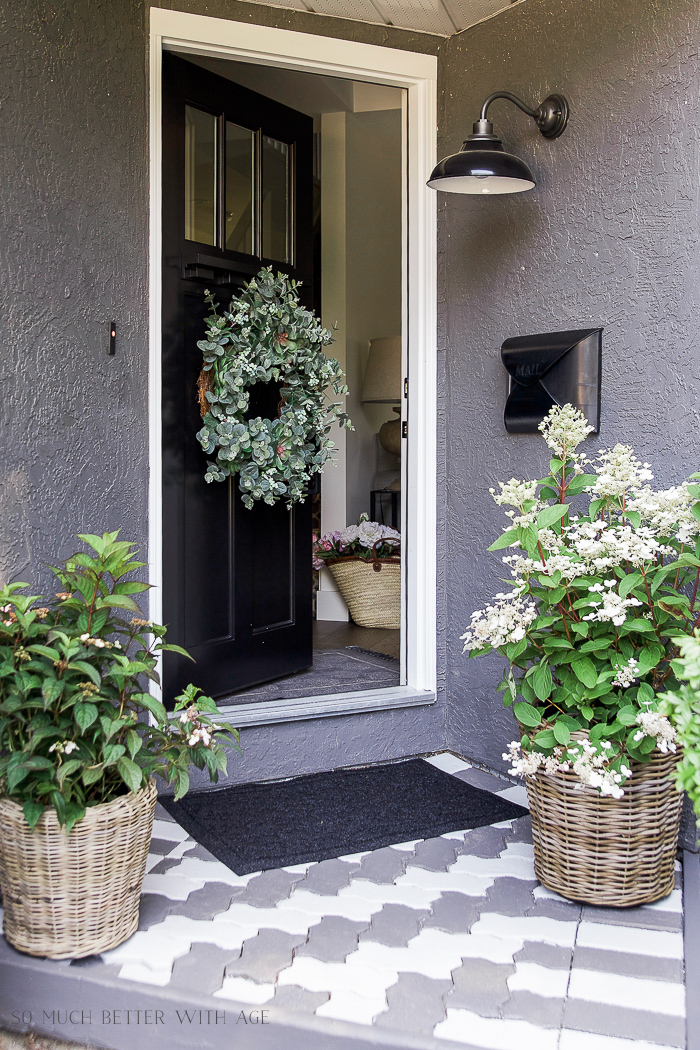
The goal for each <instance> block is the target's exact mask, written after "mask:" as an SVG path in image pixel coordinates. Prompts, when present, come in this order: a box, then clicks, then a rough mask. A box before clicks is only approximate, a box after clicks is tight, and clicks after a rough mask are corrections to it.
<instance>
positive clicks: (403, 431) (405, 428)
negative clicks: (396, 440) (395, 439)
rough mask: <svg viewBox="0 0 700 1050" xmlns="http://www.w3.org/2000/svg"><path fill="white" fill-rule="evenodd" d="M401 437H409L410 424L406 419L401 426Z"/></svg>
mask: <svg viewBox="0 0 700 1050" xmlns="http://www.w3.org/2000/svg"><path fill="white" fill-rule="evenodd" d="M401 437H402V438H407V437H408V422H407V421H406V420H405V419H404V421H403V423H402V424H401Z"/></svg>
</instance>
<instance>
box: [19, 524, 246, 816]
mask: <svg viewBox="0 0 700 1050" xmlns="http://www.w3.org/2000/svg"><path fill="white" fill-rule="evenodd" d="M79 538H80V539H81V540H83V541H84V543H85V544H86V545H87V547H88V551H84V550H81V551H78V552H77V553H76V554H74V555H73V556H72V557H70V558H68V560H67V561H66V563H65V564H64V565H63V566H61V567H60V568H53V572H54V574H55V575H56V576H57V578H58V580H59V581H60V584H61V589H60V591H58V592H57V593H56V598H55V600H53V601H50V602H49V603H48V605H41V606H38V607H37V604H36V603H37V601H40V600H41V595H25V594H23V593H22V592H23V591H24V590H25V589H26V588H27V584H26V583H10V584H8V585H7V586H6V587H3V588H2V589H0V613H1V614H2V616H1V617H0V796H3V795H6V796H9V797H10V798H12V799H14V800H15V801H16V802H17V803H19V804H20V805H21V806H22V808H23V812H24V816H25V818H26V820H27V822H28V823H29V825H30V827H32V828H33V827H34V825H35V824H36V822H37V820H38V819H39V817H40V816H41V814H42V813H43V812H44V810H45V809H46V808H47V807H50V808H53V809H54V810H55V812H56V816H57V818H58V821H59V823H60V824H63V825H65V827H66V830H67V831H68V832H70V830H71V828H72V827H73V825H74V824H76V823H77V822H78V821H79V820H81V819H82V817H83V816H84V815H85V811H86V809H88V808H89V807H91V806H97V805H100V804H101V803H104V802H111V801H112V800H113V799H115V798H119V797H120V796H121V795H125V794H126V793H127V792H129V791H131V792H133V793H134V794H135V793H137V792H138V791H140V790H141V789H142V788H144V787H145V786H146V784H147V783H148V781H149V779H150V778H151V777H152V776H160V777H162V778H163V779H164V780H165V781H166V782H167V783H168V784H172V785H173V786H174V789H175V797H176V798H180V797H181V796H182V795H184V794H185V792H186V791H187V789H188V787H189V769H190V766H192V765H194V766H195V767H196V768H197V769H200V770H207V772H208V773H209V777H210V779H211V780H212V781H214V782H215V781H216V780H217V779H218V776H219V773H222V772H223V773H225V772H226V751H225V750H224V749H225V748H229V747H232V746H235V747H237V746H238V732H237V731H236V730H235V729H232V728H231V727H229V726H222V725H219V724H217V723H216V722H215V721H213V720H212V718H211V716H212V715H216V714H217V706H216V704H215V702H214V700H212V699H211V697H208V696H201V695H200V690H199V689H197V688H196V686H194V685H188V686H187V687H186V688H185V689H184V690H183V692H182V693H181V695H180V696H178V697H177V699H176V701H175V705H174V713H168V712H167V711H166V709H165V707H164V706H163V704H162V703H161V702H160V701H159V700H158V699H156V697H155V696H152V695H151V693H150V692H147V691H145V686H147V683H148V682H149V680H150V681H151V682H155V683H158V673H157V671H156V665H157V661H158V658H159V654H161V653H163V652H168V651H174V652H178V653H180V654H181V655H183V656H187V655H188V654H187V653H186V652H185V650H184V649H181V648H180V647H179V646H177V645H172V644H170V643H166V642H165V640H164V639H165V627H163V626H161V625H160V624H157V623H153V622H152V621H151V620H146V619H144V618H143V616H141V615H140V610H139V607H138V605H137V604H136V602H135V601H134V598H133V595H137V594H140V593H142V592H143V591H146V590H148V584H147V583H143V582H142V581H141V580H138V579H133V578H132V577H133V573H134V571H135V570H138V569H142V568H144V562H140V561H136V555H135V553H134V551H133V549H132V548H133V544H132V543H128V542H126V541H124V540H119V539H118V538H117V533H116V532H105V533H104V534H103V535H102V536H93V535H90V534H87V533H86V534H84V535H81V536H80V537H79ZM134 613H137V614H139V615H134Z"/></svg>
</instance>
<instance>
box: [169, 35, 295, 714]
mask: <svg viewBox="0 0 700 1050" xmlns="http://www.w3.org/2000/svg"><path fill="white" fill-rule="evenodd" d="M312 153H313V122H312V120H311V118H310V117H307V116H305V115H304V114H301V113H297V112H296V111H295V110H292V109H289V108H288V107H286V106H282V105H280V104H279V103H277V102H273V101H272V100H270V99H268V98H265V97H264V96H263V95H259V94H256V93H255V92H252V91H248V90H247V89H245V88H242V87H240V86H238V85H237V84H234V83H232V82H231V81H229V80H227V79H225V78H223V77H219V76H216V75H215V74H213V73H210V72H207V71H205V70H203V69H201V68H199V67H198V66H196V65H193V64H192V63H191V62H187V61H185V60H184V59H181V58H178V57H176V56H174V55H172V54H168V53H166V54H164V55H163V351H162V354H163V356H162V368H163V387H162V414H163V619H164V622H165V623H166V624H167V625H168V641H171V642H175V643H176V644H178V645H181V646H184V647H185V648H186V649H187V650H188V651H189V652H190V653H191V655H192V656H193V657H194V659H195V660H196V666H195V665H193V664H192V663H191V662H190V661H188V660H186V659H185V658H184V657H181V656H178V655H176V654H172V653H168V654H166V656H165V661H164V668H163V687H164V697H165V700H166V703H168V704H169V705H172V702H173V699H174V697H175V696H176V695H177V694H178V692H180V690H181V689H182V687H183V686H184V685H186V684H187V683H188V682H190V681H192V682H195V683H196V684H197V685H199V686H200V687H201V688H202V689H203V690H204V692H205V693H208V694H209V695H211V696H215V697H221V698H224V697H226V696H228V695H230V694H231V693H233V692H235V691H236V690H239V689H244V688H246V687H248V686H250V685H254V684H257V683H259V682H264V681H268V680H270V679H273V678H278V677H281V676H282V675H287V674H291V673H292V672H294V671H299V670H301V669H302V668H304V667H308V666H310V665H311V662H312V620H311V583H312V577H311V506H310V503H311V501H310V499H307V500H306V501H305V503H303V504H297V505H296V507H295V508H294V509H293V510H292V511H289V510H287V508H286V506H285V505H284V504H283V503H282V504H279V503H278V504H276V505H275V506H273V507H269V506H267V505H265V504H262V503H256V505H255V506H254V508H253V509H252V510H246V508H245V507H244V506H243V503H242V501H241V497H240V493H239V491H238V485H237V479H233V481H228V482H213V483H211V484H207V483H206V482H205V480H204V471H205V466H206V456H205V454H204V453H203V452H202V450H201V448H200V446H199V444H198V442H197V439H196V433H197V431H198V430H199V429H200V427H201V425H202V423H201V418H200V414H199V407H198V403H197V391H196V383H197V377H198V374H199V371H200V368H201V364H202V355H201V351H200V350H199V349H198V347H197V341H198V340H199V339H202V338H203V337H204V336H203V333H204V316H205V314H206V312H207V311H206V310H205V304H204V294H203V293H204V290H205V288H209V289H211V290H212V291H214V292H215V294H216V296H217V299H218V301H219V303H220V304H221V305H222V306H227V305H228V301H229V299H230V297H231V295H232V294H233V293H234V292H235V291H236V289H237V288H240V287H241V286H242V284H243V282H244V281H245V280H248V279H249V278H250V277H251V276H253V275H254V274H255V273H257V272H258V270H259V269H260V267H261V266H263V265H270V264H271V265H272V266H273V267H274V268H275V270H280V271H283V272H285V273H287V274H290V275H291V276H293V277H294V278H296V279H297V280H302V281H303V282H304V288H303V289H302V291H304V292H305V294H306V296H307V298H306V300H305V305H306V306H310V305H311V303H310V295H311V289H312V276H313V272H312V271H313V255H312V252H313V247H312V223H313V176H312ZM278 400H279V398H278V396H277V392H276V390H275V391H271V390H267V389H265V388H263V389H261V390H259V391H255V390H254V391H253V393H252V396H251V406H252V409H253V411H254V414H257V415H271V414H274V412H275V410H276V405H277V402H278Z"/></svg>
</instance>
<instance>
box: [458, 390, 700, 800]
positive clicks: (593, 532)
mask: <svg viewBox="0 0 700 1050" xmlns="http://www.w3.org/2000/svg"><path fill="white" fill-rule="evenodd" d="M591 429H592V428H591V427H590V426H589V425H588V423H587V422H586V420H585V418H584V417H583V416H582V414H581V413H580V412H578V411H577V410H575V409H574V408H572V406H571V405H565V406H564V407H562V408H560V407H558V406H555V407H554V408H553V409H552V410H551V412H550V413H549V415H548V416H547V417H546V418H545V419H544V420H543V422H542V423H541V424H540V431H541V432H542V434H543V436H544V439H545V441H546V444H547V445H548V447H549V449H550V450H551V453H552V458H551V460H550V465H549V469H550V473H549V475H548V476H547V477H545V478H543V479H541V480H539V481H518V480H516V479H511V480H510V481H509V482H508V483H507V484H504V483H500V485H499V489H500V491H498V492H496V491H495V490H494V489H491V490H490V491H491V495H492V496H493V498H494V500H495V502H496V503H497V504H498V505H499V506H505V507H509V508H511V509H509V510H507V511H506V516H507V517H508V519H509V521H508V524H507V526H506V528H505V530H504V532H503V533H502V535H501V536H499V538H498V539H497V540H496V542H495V543H493V544H492V545H491V547H490V548H489V550H491V551H499V550H504V549H508V550H509V551H510V550H512V551H514V553H508V554H505V555H502V562H503V564H504V566H505V567H506V570H507V571H508V573H509V574H510V577H511V581H510V584H511V589H509V590H507V591H502V592H500V593H498V594H496V596H495V598H494V599H493V600H492V602H491V603H489V604H488V605H486V607H485V608H483V609H480V610H478V611H477V612H475V613H473V614H472V617H471V624H470V626H469V629H468V630H467V631H466V633H465V634H464V635H462V640H463V641H464V650H465V651H468V652H469V655H470V656H472V657H473V656H479V655H483V654H484V653H488V652H491V651H492V650H497V651H498V652H499V653H501V655H502V656H504V657H505V659H506V660H507V661H508V667H507V669H506V671H505V673H504V677H503V681H502V682H501V684H500V686H499V689H500V691H502V692H503V693H504V703H505V704H506V706H512V709H513V712H514V714H515V717H516V719H517V722H518V724H519V726H520V729H521V737H520V739H519V740H515V741H513V742H512V743H511V744H510V746H509V750H508V753H507V754H506V755H504V756H503V757H504V758H506V759H508V760H509V761H510V762H511V763H512V772H513V773H516V774H520V775H525V776H528V775H533V774H535V773H536V772H537V771H538V770H540V769H541V770H542V771H543V772H545V773H555V772H557V771H559V770H572V771H573V772H574V773H575V774H576V775H577V776H578V778H579V780H580V782H581V784H582V785H590V786H591V787H593V788H595V789H596V790H597V791H599V792H600V793H601V794H603V795H611V796H613V797H615V798H620V797H621V796H622V794H623V785H624V782H625V780H627V779H628V778H629V777H630V776H631V772H632V771H631V767H630V760H634V761H637V762H646V761H649V758H650V756H651V754H652V753H653V752H654V751H655V750H659V751H661V752H668V751H669V750H670V751H675V749H676V730H675V728H674V726H673V725H672V723H671V721H670V720H669V718H668V714H667V709H666V708H663V707H662V706H660V704H659V699H658V697H659V694H660V693H662V692H664V691H665V690H668V689H669V688H670V689H673V688H675V686H676V685H677V679H676V675H677V672H678V665H677V664H676V663H675V662H674V657H676V656H678V653H679V648H678V645H679V643H678V638H679V636H680V637H684V636H686V637H687V636H689V635H691V634H692V632H693V630H694V629H695V628H696V627H697V626H698V624H699V623H700V601H699V600H698V597H699V596H698V583H699V581H700V500H699V498H698V497H700V485H698V484H697V481H698V479H700V475H698V474H695V475H693V476H692V478H691V479H690V480H689V481H684V482H683V483H682V484H680V485H677V486H674V487H671V488H668V489H664V490H655V489H653V488H652V487H651V486H650V485H649V482H650V481H652V480H653V475H652V473H651V470H650V468H649V464H648V463H641V462H640V461H639V460H638V459H637V458H636V457H635V455H634V452H633V450H632V449H631V448H630V447H629V446H627V445H621V444H619V445H615V447H614V448H613V449H610V450H604V451H601V452H599V453H598V454H597V455H596V456H595V457H594V459H593V460H588V459H587V458H586V457H585V455H584V454H583V453H580V452H577V451H576V449H577V448H578V447H579V445H581V443H582V442H583V441H584V439H585V438H586V437H587V436H588V434H589V433H590V432H591Z"/></svg>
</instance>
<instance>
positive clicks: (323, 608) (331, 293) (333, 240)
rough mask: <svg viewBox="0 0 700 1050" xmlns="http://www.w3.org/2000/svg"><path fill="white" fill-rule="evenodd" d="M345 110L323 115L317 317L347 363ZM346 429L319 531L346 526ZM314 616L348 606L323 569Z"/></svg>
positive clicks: (329, 616) (325, 485)
mask: <svg viewBox="0 0 700 1050" xmlns="http://www.w3.org/2000/svg"><path fill="white" fill-rule="evenodd" d="M345 118H346V113H344V112H342V113H323V114H321V275H322V277H321V320H322V322H323V324H324V326H325V327H326V328H333V327H334V326H335V325H337V330H336V332H335V342H333V343H331V345H330V346H329V348H328V353H329V354H330V355H332V356H333V357H336V358H337V359H338V360H339V361H340V364H341V365H342V367H343V368H344V369H346V368H347V357H346V347H347V340H346V332H347V316H346V312H347V306H346V303H347V228H346V127H345ZM347 433H348V432H347V431H346V430H341V429H340V428H339V427H335V428H334V430H333V440H334V441H335V443H336V445H337V447H338V452H337V454H336V456H335V458H334V460H333V462H332V463H329V464H327V465H326V467H325V468H324V471H323V477H322V479H321V532H322V533H325V532H335V531H336V530H338V529H344V528H345V526H346V525H347V521H346V513H347V511H346V462H347V455H346V447H347V445H346V442H347ZM316 618H317V619H318V620H347V619H349V614H348V608H347V606H346V604H345V602H344V601H343V599H342V598H341V596H340V591H339V590H338V587H337V584H336V583H335V581H334V579H333V577H332V576H331V574H330V572H329V571H328V570H327V569H322V570H321V575H320V579H319V589H318V593H317V595H316Z"/></svg>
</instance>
